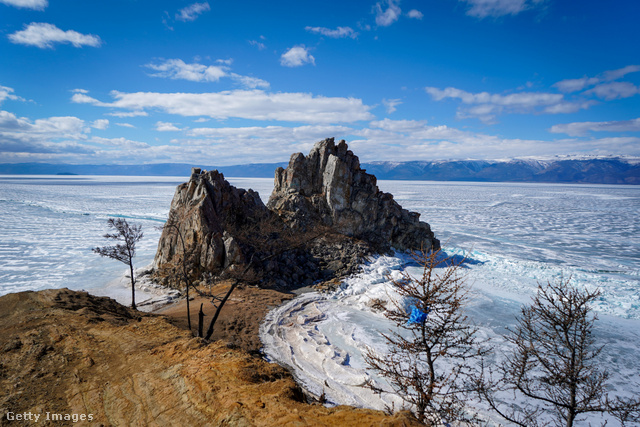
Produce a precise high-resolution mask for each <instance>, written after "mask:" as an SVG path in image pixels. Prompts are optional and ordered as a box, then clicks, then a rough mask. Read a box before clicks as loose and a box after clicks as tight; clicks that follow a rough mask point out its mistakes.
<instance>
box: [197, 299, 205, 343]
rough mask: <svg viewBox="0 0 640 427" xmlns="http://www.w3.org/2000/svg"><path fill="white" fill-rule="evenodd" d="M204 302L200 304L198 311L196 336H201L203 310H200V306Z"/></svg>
mask: <svg viewBox="0 0 640 427" xmlns="http://www.w3.org/2000/svg"><path fill="white" fill-rule="evenodd" d="M203 305H204V303H202V304H200V312H199V313H198V336H199V337H200V338H202V329H203V328H204V311H202V306H203Z"/></svg>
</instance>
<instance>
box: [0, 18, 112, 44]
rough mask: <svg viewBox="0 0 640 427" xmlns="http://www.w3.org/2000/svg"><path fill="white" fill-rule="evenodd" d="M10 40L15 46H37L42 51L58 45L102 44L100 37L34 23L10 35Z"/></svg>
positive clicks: (51, 25)
mask: <svg viewBox="0 0 640 427" xmlns="http://www.w3.org/2000/svg"><path fill="white" fill-rule="evenodd" d="M9 40H10V41H11V42H12V43H15V44H22V45H25V46H36V47H39V48H40V49H52V48H53V46H54V44H56V43H70V44H72V45H73V46H74V47H82V46H92V47H99V46H100V45H101V44H102V41H101V40H100V37H98V36H94V35H92V34H80V33H78V32H76V31H73V30H68V31H63V30H61V29H60V28H58V27H56V26H55V25H53V24H46V23H42V22H32V23H31V24H29V25H26V26H25V28H24V30H21V31H17V32H15V33H13V34H9Z"/></svg>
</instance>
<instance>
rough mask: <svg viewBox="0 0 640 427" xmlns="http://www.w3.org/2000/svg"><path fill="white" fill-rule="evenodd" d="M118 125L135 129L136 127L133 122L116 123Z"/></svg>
mask: <svg viewBox="0 0 640 427" xmlns="http://www.w3.org/2000/svg"><path fill="white" fill-rule="evenodd" d="M116 126H120V127H123V128H129V129H135V128H136V127H135V126H134V125H132V124H131V123H116Z"/></svg>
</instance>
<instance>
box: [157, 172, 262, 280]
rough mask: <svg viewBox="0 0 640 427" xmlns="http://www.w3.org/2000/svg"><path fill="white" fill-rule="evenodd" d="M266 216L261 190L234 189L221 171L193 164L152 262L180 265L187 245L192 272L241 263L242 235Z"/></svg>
mask: <svg viewBox="0 0 640 427" xmlns="http://www.w3.org/2000/svg"><path fill="white" fill-rule="evenodd" d="M268 215H269V211H268V210H267V208H266V207H265V205H264V203H262V200H261V199H260V196H259V195H258V193H257V192H255V191H253V190H244V189H239V188H236V187H234V186H233V185H231V184H229V182H228V181H226V180H225V179H224V175H222V174H221V173H220V172H218V171H217V170H214V171H209V172H207V171H204V172H203V171H201V170H200V169H199V168H192V170H191V178H190V179H189V181H188V182H186V183H183V184H180V185H179V186H178V187H177V189H176V192H175V195H174V197H173V200H172V202H171V209H170V211H169V218H168V221H167V225H166V226H165V227H164V229H163V231H162V235H161V236H160V240H159V242H158V250H157V252H156V256H155V260H154V264H155V266H156V268H160V269H161V268H168V267H173V268H176V266H178V267H179V264H180V263H181V262H182V257H183V253H184V252H185V250H184V249H186V252H187V254H188V258H189V259H188V263H189V269H190V270H193V271H191V274H192V275H194V276H199V275H201V273H202V272H206V271H208V272H219V271H221V270H223V269H225V268H227V267H229V266H230V265H234V264H241V263H242V262H243V252H242V251H241V250H240V247H239V245H241V244H242V236H239V235H240V234H242V235H244V233H242V232H243V231H245V230H248V229H250V228H251V227H255V226H256V223H258V222H259V221H261V220H262V219H264V218H265V217H267V216H268Z"/></svg>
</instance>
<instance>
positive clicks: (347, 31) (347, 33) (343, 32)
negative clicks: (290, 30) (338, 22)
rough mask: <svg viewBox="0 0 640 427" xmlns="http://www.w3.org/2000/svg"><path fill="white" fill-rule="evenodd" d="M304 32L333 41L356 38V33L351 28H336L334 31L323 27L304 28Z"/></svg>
mask: <svg viewBox="0 0 640 427" xmlns="http://www.w3.org/2000/svg"><path fill="white" fill-rule="evenodd" d="M305 30H307V31H309V32H310V33H315V34H322V35H323V36H326V37H331V38H334V39H340V38H346V37H351V38H352V39H355V38H356V37H358V33H357V32H355V31H354V30H353V28H351V27H338V28H336V29H335V30H332V29H330V28H325V27H305Z"/></svg>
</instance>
